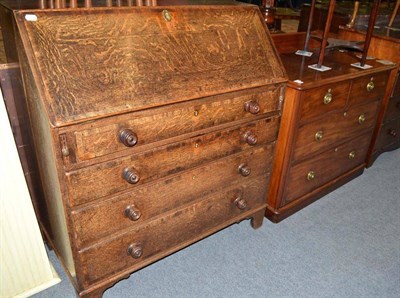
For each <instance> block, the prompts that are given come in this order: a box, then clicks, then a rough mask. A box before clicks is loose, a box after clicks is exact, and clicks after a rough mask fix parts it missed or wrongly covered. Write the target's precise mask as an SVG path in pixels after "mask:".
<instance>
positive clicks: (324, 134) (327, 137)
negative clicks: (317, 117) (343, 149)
mask: <svg viewBox="0 0 400 298" xmlns="http://www.w3.org/2000/svg"><path fill="white" fill-rule="evenodd" d="M379 104H380V102H378V101H374V102H371V103H368V104H366V105H362V106H357V107H354V108H351V109H350V110H348V111H347V112H346V113H335V114H332V115H330V116H328V117H326V119H323V120H321V121H315V122H313V123H310V124H307V125H304V126H303V127H300V128H299V130H298V133H297V136H296V142H295V144H296V145H295V151H294V155H293V156H294V157H293V162H297V161H300V160H302V159H304V158H306V157H307V156H312V155H313V154H314V153H315V152H317V151H320V150H324V149H327V148H329V147H331V146H334V144H337V143H338V142H341V141H342V140H346V139H349V138H351V137H356V136H358V135H359V132H360V131H365V130H372V129H373V127H374V126H375V122H376V115H377V111H378V107H379Z"/></svg>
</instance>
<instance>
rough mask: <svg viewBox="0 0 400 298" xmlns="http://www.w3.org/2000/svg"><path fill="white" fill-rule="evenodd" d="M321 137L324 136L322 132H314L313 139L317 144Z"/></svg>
mask: <svg viewBox="0 0 400 298" xmlns="http://www.w3.org/2000/svg"><path fill="white" fill-rule="evenodd" d="M323 136H324V132H323V131H322V130H320V131H317V132H316V134H315V136H314V139H315V140H316V141H317V142H319V141H321V140H322V138H323Z"/></svg>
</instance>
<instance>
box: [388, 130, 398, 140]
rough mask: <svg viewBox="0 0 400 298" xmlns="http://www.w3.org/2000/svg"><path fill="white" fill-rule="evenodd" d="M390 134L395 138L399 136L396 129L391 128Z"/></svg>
mask: <svg viewBox="0 0 400 298" xmlns="http://www.w3.org/2000/svg"><path fill="white" fill-rule="evenodd" d="M389 135H390V136H392V137H394V138H395V137H396V136H397V131H396V130H394V129H390V130H389Z"/></svg>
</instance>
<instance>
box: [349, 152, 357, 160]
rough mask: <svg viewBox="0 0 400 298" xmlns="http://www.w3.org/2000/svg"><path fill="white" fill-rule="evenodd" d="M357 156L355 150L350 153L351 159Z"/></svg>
mask: <svg viewBox="0 0 400 298" xmlns="http://www.w3.org/2000/svg"><path fill="white" fill-rule="evenodd" d="M355 157H356V152H355V151H351V152H350V153H349V159H354V158H355Z"/></svg>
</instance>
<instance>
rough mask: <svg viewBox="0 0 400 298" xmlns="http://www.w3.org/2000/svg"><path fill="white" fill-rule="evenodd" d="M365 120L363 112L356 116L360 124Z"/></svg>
mask: <svg viewBox="0 0 400 298" xmlns="http://www.w3.org/2000/svg"><path fill="white" fill-rule="evenodd" d="M365 120H366V118H365V115H364V114H361V115H360V116H359V117H358V123H360V124H363V123H364V122H365Z"/></svg>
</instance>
